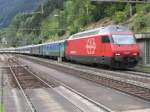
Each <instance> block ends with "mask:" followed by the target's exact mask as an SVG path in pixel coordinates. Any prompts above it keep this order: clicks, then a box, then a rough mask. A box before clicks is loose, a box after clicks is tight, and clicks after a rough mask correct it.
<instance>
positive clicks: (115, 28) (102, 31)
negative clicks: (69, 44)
mask: <svg viewBox="0 0 150 112" xmlns="http://www.w3.org/2000/svg"><path fill="white" fill-rule="evenodd" d="M111 32H131V31H130V30H129V29H128V28H127V27H124V26H121V25H109V26H107V27H100V28H95V29H92V30H87V31H83V32H79V33H76V34H73V35H72V36H71V37H70V38H69V39H72V38H76V37H83V36H89V35H98V34H108V33H111Z"/></svg>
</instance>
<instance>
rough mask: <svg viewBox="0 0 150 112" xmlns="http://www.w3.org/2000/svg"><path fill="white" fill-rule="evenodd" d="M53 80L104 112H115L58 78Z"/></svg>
mask: <svg viewBox="0 0 150 112" xmlns="http://www.w3.org/2000/svg"><path fill="white" fill-rule="evenodd" d="M23 68H24V69H26V70H27V71H28V72H29V73H31V74H32V75H34V76H35V77H37V78H38V79H39V80H41V81H42V82H43V83H45V84H46V85H47V86H49V84H48V83H47V82H45V81H43V80H42V79H41V78H40V77H39V76H37V75H35V74H34V73H33V72H32V71H31V70H29V69H27V68H25V67H23ZM53 80H54V81H55V82H57V83H59V84H60V85H62V86H64V87H66V88H67V89H69V90H71V91H72V92H74V93H76V94H78V95H79V96H81V97H83V98H85V99H87V100H88V101H90V102H91V103H93V104H95V105H97V106H98V107H100V108H101V109H103V110H104V111H106V112H114V111H112V110H111V109H109V108H107V107H106V106H104V105H102V104H100V103H98V102H96V101H94V100H92V99H90V98H88V97H87V96H85V95H83V94H82V93H79V92H77V91H76V90H74V89H72V88H71V87H69V86H67V85H66V84H64V83H63V82H60V81H58V80H57V79H56V78H54V77H53Z"/></svg>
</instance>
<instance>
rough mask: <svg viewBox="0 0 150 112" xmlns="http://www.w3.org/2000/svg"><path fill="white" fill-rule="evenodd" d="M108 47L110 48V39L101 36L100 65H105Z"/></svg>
mask: <svg viewBox="0 0 150 112" xmlns="http://www.w3.org/2000/svg"><path fill="white" fill-rule="evenodd" d="M109 47H110V38H109V36H107V35H105V36H102V39H101V54H102V63H104V64H106V63H107V60H108V59H107V57H108V54H109V52H110V50H109Z"/></svg>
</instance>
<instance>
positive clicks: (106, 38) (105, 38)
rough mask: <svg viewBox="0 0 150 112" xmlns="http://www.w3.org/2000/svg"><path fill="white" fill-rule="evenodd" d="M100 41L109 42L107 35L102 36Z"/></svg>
mask: <svg viewBox="0 0 150 112" xmlns="http://www.w3.org/2000/svg"><path fill="white" fill-rule="evenodd" d="M102 43H110V38H109V37H108V36H102Z"/></svg>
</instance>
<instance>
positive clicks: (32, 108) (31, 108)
mask: <svg viewBox="0 0 150 112" xmlns="http://www.w3.org/2000/svg"><path fill="white" fill-rule="evenodd" d="M10 71H11V73H12V75H13V77H14V78H15V80H16V82H17V85H18V86H19V88H20V90H21V92H22V94H23V96H24V98H25V100H26V102H27V104H28V105H29V108H30V110H31V112H37V111H36V109H35V107H34V106H33V104H32V103H31V102H30V100H29V99H28V97H27V95H26V93H25V92H24V90H23V88H22V86H21V84H20V82H19V80H18V79H17V77H16V74H15V72H14V71H13V69H12V67H10Z"/></svg>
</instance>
